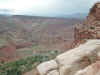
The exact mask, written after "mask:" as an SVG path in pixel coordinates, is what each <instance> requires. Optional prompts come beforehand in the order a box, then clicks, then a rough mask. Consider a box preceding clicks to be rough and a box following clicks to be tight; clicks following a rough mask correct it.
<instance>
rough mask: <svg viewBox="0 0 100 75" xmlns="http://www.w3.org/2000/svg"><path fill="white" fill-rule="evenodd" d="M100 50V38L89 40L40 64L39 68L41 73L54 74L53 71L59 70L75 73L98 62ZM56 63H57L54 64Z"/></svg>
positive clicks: (63, 74) (62, 72)
mask: <svg viewBox="0 0 100 75" xmlns="http://www.w3.org/2000/svg"><path fill="white" fill-rule="evenodd" d="M99 52H100V40H89V41H87V43H85V44H81V45H80V46H79V47H77V48H74V49H71V50H69V51H68V52H65V53H63V54H61V55H59V56H57V57H56V58H55V59H54V60H51V61H50V62H49V61H48V62H45V63H42V64H40V65H39V66H38V67H37V69H38V71H39V72H40V75H48V73H50V75H53V73H52V71H55V70H56V71H59V73H60V75H74V74H75V73H76V72H77V71H79V70H81V69H84V68H86V67H87V66H88V65H91V64H92V63H94V62H96V60H97V58H98V53H99ZM54 63H55V64H54Z"/></svg>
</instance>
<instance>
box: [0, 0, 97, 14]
mask: <svg viewBox="0 0 100 75" xmlns="http://www.w3.org/2000/svg"><path fill="white" fill-rule="evenodd" d="M96 1H97V0H0V8H4V9H13V10H14V12H13V14H30V15H41V16H42V15H43V16H45V15H48V16H49V15H59V14H71V13H76V12H80V13H84V12H88V10H89V8H90V7H91V6H92V5H93V4H94V3H95V2H96Z"/></svg>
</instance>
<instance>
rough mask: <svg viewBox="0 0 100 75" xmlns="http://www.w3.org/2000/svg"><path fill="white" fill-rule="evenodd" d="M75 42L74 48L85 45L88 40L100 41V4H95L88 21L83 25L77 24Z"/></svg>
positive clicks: (87, 18)
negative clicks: (81, 44)
mask: <svg viewBox="0 0 100 75" xmlns="http://www.w3.org/2000/svg"><path fill="white" fill-rule="evenodd" d="M74 31H75V35H74V38H75V41H74V42H73V45H72V48H74V47H76V46H78V45H79V44H80V43H84V41H85V40H87V39H100V2H97V3H96V4H94V6H93V7H92V8H91V9H90V12H89V14H88V16H87V17H86V19H85V20H84V21H83V22H82V23H81V24H76V25H75V28H74Z"/></svg>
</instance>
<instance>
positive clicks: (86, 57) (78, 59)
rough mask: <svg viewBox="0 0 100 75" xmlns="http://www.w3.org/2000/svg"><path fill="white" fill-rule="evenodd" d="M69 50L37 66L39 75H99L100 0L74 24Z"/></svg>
mask: <svg viewBox="0 0 100 75" xmlns="http://www.w3.org/2000/svg"><path fill="white" fill-rule="evenodd" d="M74 37H75V41H74V42H73V44H72V48H73V49H71V50H69V51H67V52H65V53H63V54H61V55H59V56H57V57H56V58H55V59H53V60H51V61H47V62H44V63H42V64H40V65H38V66H37V70H38V72H39V74H40V75H100V2H98V3H96V4H95V5H94V6H93V7H92V8H91V9H90V13H89V15H88V16H87V17H86V20H84V21H83V23H82V24H77V25H76V26H75V36H74Z"/></svg>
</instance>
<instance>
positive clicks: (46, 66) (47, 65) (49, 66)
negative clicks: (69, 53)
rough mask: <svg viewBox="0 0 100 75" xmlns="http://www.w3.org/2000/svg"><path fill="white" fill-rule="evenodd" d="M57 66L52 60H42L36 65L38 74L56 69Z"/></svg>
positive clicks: (44, 74) (44, 73) (42, 74)
mask: <svg viewBox="0 0 100 75" xmlns="http://www.w3.org/2000/svg"><path fill="white" fill-rule="evenodd" d="M57 68H58V65H57V63H56V62H55V61H54V60H51V61H47V62H44V63H42V64H40V65H39V66H38V67H37V69H38V71H39V73H40V75H46V74H47V73H48V72H50V71H52V70H56V69H57ZM50 74H51V73H50Z"/></svg>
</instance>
